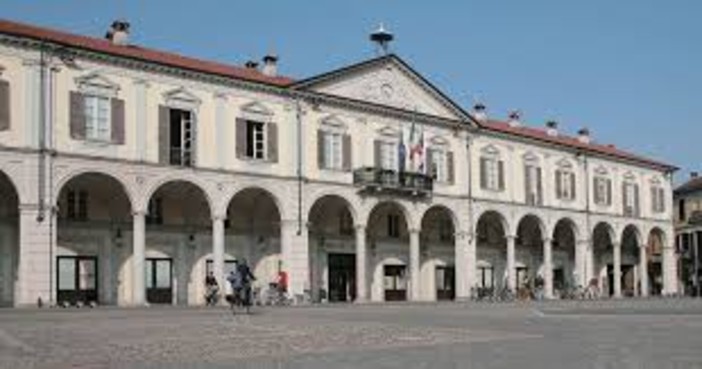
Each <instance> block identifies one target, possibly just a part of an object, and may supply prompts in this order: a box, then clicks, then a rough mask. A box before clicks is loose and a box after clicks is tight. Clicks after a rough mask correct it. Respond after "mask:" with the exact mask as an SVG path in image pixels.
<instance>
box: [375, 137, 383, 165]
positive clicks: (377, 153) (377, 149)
mask: <svg viewBox="0 0 702 369" xmlns="http://www.w3.org/2000/svg"><path fill="white" fill-rule="evenodd" d="M380 145H381V143H380V141H378V140H375V141H373V161H374V162H375V167H376V168H378V169H379V168H381V167H382V166H383V165H382V164H383V162H382V158H381V157H380Z"/></svg>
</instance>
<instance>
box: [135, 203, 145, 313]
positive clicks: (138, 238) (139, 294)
mask: <svg viewBox="0 0 702 369" xmlns="http://www.w3.org/2000/svg"><path fill="white" fill-rule="evenodd" d="M132 215H133V220H132V222H133V223H132V226H133V227H134V231H133V234H134V241H133V249H132V305H135V306H139V305H144V304H146V286H145V284H144V282H145V277H144V272H145V270H144V269H145V266H144V263H145V259H146V219H145V215H146V212H144V211H136V212H134V213H133V214H132Z"/></svg>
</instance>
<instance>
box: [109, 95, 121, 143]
mask: <svg viewBox="0 0 702 369" xmlns="http://www.w3.org/2000/svg"><path fill="white" fill-rule="evenodd" d="M111 103H112V132H111V133H112V143H114V144H117V145H124V100H121V99H114V98H113V99H111Z"/></svg>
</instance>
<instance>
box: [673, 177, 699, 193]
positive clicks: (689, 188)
mask: <svg viewBox="0 0 702 369" xmlns="http://www.w3.org/2000/svg"><path fill="white" fill-rule="evenodd" d="M697 191H702V177H692V178H690V179H689V180H688V181H687V182H685V183H683V184H681V185H680V186H678V187H677V188H676V189H675V190H674V191H673V193H675V194H676V195H686V194H689V193H692V192H697Z"/></svg>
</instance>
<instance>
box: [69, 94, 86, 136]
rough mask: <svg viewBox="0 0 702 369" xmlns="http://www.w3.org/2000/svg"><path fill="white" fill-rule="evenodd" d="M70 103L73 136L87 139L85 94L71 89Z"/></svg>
mask: <svg viewBox="0 0 702 369" xmlns="http://www.w3.org/2000/svg"><path fill="white" fill-rule="evenodd" d="M69 104H70V107H69V110H70V112H69V114H70V118H69V119H70V123H69V125H70V132H71V138H72V139H74V140H85V99H84V97H83V94H81V93H80V92H76V91H71V93H70V96H69Z"/></svg>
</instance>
